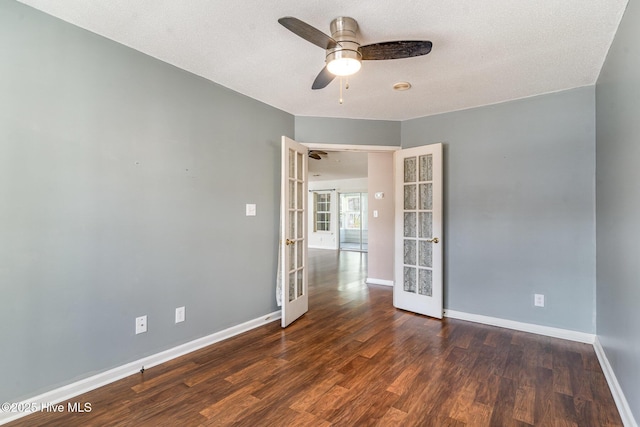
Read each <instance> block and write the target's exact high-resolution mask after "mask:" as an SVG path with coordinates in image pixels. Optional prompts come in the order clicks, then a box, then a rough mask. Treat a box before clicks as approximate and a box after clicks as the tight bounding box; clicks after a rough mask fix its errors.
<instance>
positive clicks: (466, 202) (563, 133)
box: [402, 87, 595, 333]
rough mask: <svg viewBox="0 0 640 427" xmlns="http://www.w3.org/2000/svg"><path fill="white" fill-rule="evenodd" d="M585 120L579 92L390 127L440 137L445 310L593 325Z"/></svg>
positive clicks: (588, 116) (591, 151)
mask: <svg viewBox="0 0 640 427" xmlns="http://www.w3.org/2000/svg"><path fill="white" fill-rule="evenodd" d="M594 117H595V93H594V88H593V87H586V88H580V89H575V90H570V91H565V92H560V93H555V94H549V95H543V96H538V97H534V98H528V99H523V100H518V101H513V102H508V103H503V104H498V105H492V106H487V107H482V108H475V109H470V110H465V111H459V112H453V113H446V114H440V115H436V116H430V117H424V118H419V119H414V120H408V121H406V122H403V123H402V147H403V148H408V147H414V146H418V145H423V144H430V143H436V142H442V143H444V163H445V166H444V171H445V178H444V188H445V194H444V199H445V200H444V204H445V206H444V209H445V215H444V218H445V236H444V239H443V243H444V245H445V260H446V261H445V308H447V309H449V310H456V311H462V312H466V313H474V314H481V315H485V316H493V317H498V318H502V319H510V320H515V321H520V322H526V323H533V324H537V325H544V326H551V327H556V328H563V329H569V330H575V331H581V332H587V333H594V332H595V199H594V180H595V123H594ZM534 293H542V294H544V295H545V297H546V306H545V307H544V308H538V307H534V306H533V294H534Z"/></svg>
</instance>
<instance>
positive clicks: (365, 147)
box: [298, 141, 402, 153]
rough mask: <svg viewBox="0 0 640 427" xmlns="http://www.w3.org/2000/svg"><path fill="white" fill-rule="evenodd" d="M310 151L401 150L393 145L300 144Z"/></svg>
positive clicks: (370, 151)
mask: <svg viewBox="0 0 640 427" xmlns="http://www.w3.org/2000/svg"><path fill="white" fill-rule="evenodd" d="M298 143H299V144H302V145H304V146H305V147H307V148H308V149H310V150H329V151H356V152H363V153H393V152H394V151H398V150H400V149H402V147H399V146H395V145H351V144H327V143H319V142H300V141H298Z"/></svg>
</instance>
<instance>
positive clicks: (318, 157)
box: [309, 150, 329, 160]
mask: <svg viewBox="0 0 640 427" xmlns="http://www.w3.org/2000/svg"><path fill="white" fill-rule="evenodd" d="M327 154H329V153H327V152H326V151H321V150H309V157H310V158H312V159H315V160H321V159H322V157H321V156H326V155H327Z"/></svg>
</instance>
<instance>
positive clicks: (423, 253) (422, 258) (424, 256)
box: [418, 240, 433, 267]
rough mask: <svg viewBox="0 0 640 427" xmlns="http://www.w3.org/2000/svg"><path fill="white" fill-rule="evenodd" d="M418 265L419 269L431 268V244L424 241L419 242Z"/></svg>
mask: <svg viewBox="0 0 640 427" xmlns="http://www.w3.org/2000/svg"><path fill="white" fill-rule="evenodd" d="M418 265H419V266H420V267H433V243H431V242H427V241H425V240H421V241H420V245H419V250H418Z"/></svg>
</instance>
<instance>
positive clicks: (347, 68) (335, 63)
mask: <svg viewBox="0 0 640 427" xmlns="http://www.w3.org/2000/svg"><path fill="white" fill-rule="evenodd" d="M360 61H361V60H360V54H359V53H358V52H357V51H353V50H339V51H335V52H332V53H330V54H329V56H327V70H329V72H330V73H331V74H333V75H336V76H343V77H344V76H351V75H353V74H355V73H357V72H358V71H360V67H362V62H360Z"/></svg>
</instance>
